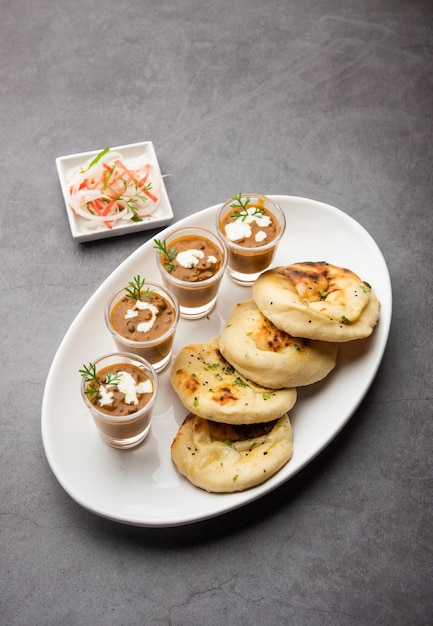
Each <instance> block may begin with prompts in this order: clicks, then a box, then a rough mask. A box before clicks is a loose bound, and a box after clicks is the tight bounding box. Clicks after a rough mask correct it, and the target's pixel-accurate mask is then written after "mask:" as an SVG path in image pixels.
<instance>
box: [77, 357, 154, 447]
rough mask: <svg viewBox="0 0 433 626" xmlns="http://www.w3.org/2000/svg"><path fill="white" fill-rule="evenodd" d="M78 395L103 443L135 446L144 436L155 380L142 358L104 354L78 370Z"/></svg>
mask: <svg viewBox="0 0 433 626" xmlns="http://www.w3.org/2000/svg"><path fill="white" fill-rule="evenodd" d="M79 371H80V374H81V376H82V381H81V394H82V397H83V400H84V403H85V405H86V406H87V408H88V410H89V412H90V415H91V416H92V418H93V421H94V423H95V425H96V427H97V428H98V431H99V434H100V436H101V437H102V439H103V441H104V442H105V443H107V444H108V445H109V446H112V447H113V448H121V449H128V448H133V447H135V446H137V445H138V444H139V443H141V442H142V441H143V440H144V439H145V438H146V436H147V434H148V432H149V429H150V424H151V414H152V409H153V407H154V404H155V401H156V397H157V394H158V387H159V382H158V377H157V374H156V372H155V370H154V369H153V367H152V366H151V365H150V363H148V362H147V361H146V360H145V359H142V358H141V357H139V356H136V355H134V354H129V353H126V352H117V353H112V354H107V355H104V356H102V357H100V358H98V359H96V360H95V361H93V362H90V363H89V364H88V365H83V367H82V369H80V370H79Z"/></svg>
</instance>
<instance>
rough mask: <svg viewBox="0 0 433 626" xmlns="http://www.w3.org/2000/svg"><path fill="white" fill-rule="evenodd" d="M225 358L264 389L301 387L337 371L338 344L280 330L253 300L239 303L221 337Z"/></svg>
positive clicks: (222, 352) (220, 342)
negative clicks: (299, 336) (296, 335)
mask: <svg viewBox="0 0 433 626" xmlns="http://www.w3.org/2000/svg"><path fill="white" fill-rule="evenodd" d="M219 349H220V351H221V354H222V355H223V357H224V358H225V359H226V360H227V361H228V362H229V363H231V364H232V365H233V367H235V368H236V370H237V371H238V372H240V373H241V374H242V375H243V376H245V377H246V378H248V379H249V380H252V381H254V382H255V383H257V384H258V385H262V386H263V387H270V388H272V389H279V388H281V387H301V386H304V385H311V384H312V383H315V382H317V381H319V380H321V379H322V378H325V376H327V375H328V374H329V372H330V371H331V370H332V369H333V368H334V367H335V364H336V359H337V350H338V344H337V343H330V342H327V341H313V340H311V339H301V338H295V337H292V336H291V335H289V334H287V333H286V332H284V331H282V330H278V328H276V327H275V326H274V325H273V324H272V322H270V321H269V320H268V319H267V318H266V317H265V316H264V315H263V314H262V313H261V312H260V311H259V309H258V308H257V305H256V304H255V303H254V301H253V300H247V301H245V302H239V303H238V304H237V305H236V306H235V307H234V308H233V309H232V311H231V313H230V315H229V317H228V318H227V322H226V324H225V326H224V328H223V330H222V332H221V334H220V337H219Z"/></svg>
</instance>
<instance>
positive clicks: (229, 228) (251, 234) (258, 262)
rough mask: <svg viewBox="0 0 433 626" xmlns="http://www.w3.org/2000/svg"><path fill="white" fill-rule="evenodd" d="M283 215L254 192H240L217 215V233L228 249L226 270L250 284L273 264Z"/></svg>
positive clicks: (233, 276) (283, 228)
mask: <svg viewBox="0 0 433 626" xmlns="http://www.w3.org/2000/svg"><path fill="white" fill-rule="evenodd" d="M285 228H286V218H285V216H284V213H283V211H282V209H281V208H280V207H279V206H278V204H277V203H276V202H274V201H273V200H271V199H270V198H268V197H267V196H263V195H261V194H256V193H240V194H238V195H235V196H233V197H232V198H230V200H227V202H225V203H224V204H223V205H222V206H221V208H220V210H219V211H218V214H217V232H218V234H219V235H220V237H221V238H222V239H223V241H224V243H225V244H226V246H227V250H228V262H227V273H228V275H229V276H230V278H231V279H232V281H233V282H235V283H237V284H238V285H245V286H249V285H252V284H253V283H254V281H255V280H256V278H257V277H258V276H259V274H261V272H263V271H264V270H266V269H267V268H268V267H269V266H270V265H271V263H272V260H273V258H274V254H275V250H276V248H277V245H278V243H279V241H280V239H281V237H282V236H283V234H284V230H285Z"/></svg>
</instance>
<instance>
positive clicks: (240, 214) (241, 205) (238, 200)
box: [230, 193, 264, 222]
mask: <svg viewBox="0 0 433 626" xmlns="http://www.w3.org/2000/svg"><path fill="white" fill-rule="evenodd" d="M232 198H233V200H235V202H234V203H233V204H231V205H230V206H231V208H232V209H241V211H234V212H233V213H232V214H231V216H230V217H232V218H233V219H234V220H239V219H240V220H242V222H244V221H245V220H246V218H247V217H250V216H251V217H257V216H261V215H263V213H264V210H263V209H259V208H257V207H254V211H253V212H252V213H248V204H249V202H250V200H251V198H250V197H247V198H245V200H244V201H242V194H241V193H238V194H237V195H235V196H232Z"/></svg>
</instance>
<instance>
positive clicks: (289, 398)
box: [170, 338, 297, 424]
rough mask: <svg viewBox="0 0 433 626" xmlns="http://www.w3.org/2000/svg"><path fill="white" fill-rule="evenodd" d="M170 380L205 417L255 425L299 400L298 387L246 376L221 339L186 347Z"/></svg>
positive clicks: (183, 398)
mask: <svg viewBox="0 0 433 626" xmlns="http://www.w3.org/2000/svg"><path fill="white" fill-rule="evenodd" d="M170 381H171V384H172V386H173V389H174V390H175V391H176V393H177V395H178V396H179V398H180V400H181V401H182V403H183V405H184V406H185V407H186V408H187V409H188V411H190V412H191V413H194V414H195V415H198V416H199V417H202V418H204V419H208V420H213V421H215V422H223V423H227V424H254V423H257V422H269V421H271V420H274V419H278V418H279V417H281V415H284V413H287V411H289V410H290V409H291V408H292V407H293V405H294V404H295V402H296V396H297V394H296V389H295V388H288V389H270V388H267V387H262V386H260V385H257V384H256V383H254V382H252V381H250V380H248V379H247V378H245V377H244V376H242V375H241V374H240V373H239V372H238V371H236V369H235V368H234V367H233V366H232V365H231V364H230V363H228V362H227V361H226V360H225V359H224V357H223V356H222V354H221V352H220V351H219V349H218V339H217V338H214V339H211V340H210V341H207V342H204V343H197V344H190V345H187V346H184V347H183V348H182V349H181V350H180V351H179V352H178V353H177V355H176V356H175V357H174V359H173V362H172V364H171V369H170Z"/></svg>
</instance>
